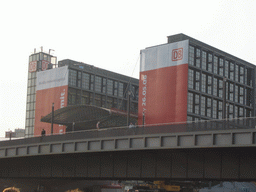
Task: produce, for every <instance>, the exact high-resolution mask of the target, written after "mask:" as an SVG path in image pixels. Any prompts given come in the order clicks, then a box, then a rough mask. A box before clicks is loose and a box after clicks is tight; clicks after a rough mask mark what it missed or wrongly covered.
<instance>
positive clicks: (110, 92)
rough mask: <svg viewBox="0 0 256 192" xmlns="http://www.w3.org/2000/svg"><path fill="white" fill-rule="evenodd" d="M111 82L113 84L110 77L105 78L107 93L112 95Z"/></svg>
mask: <svg viewBox="0 0 256 192" xmlns="http://www.w3.org/2000/svg"><path fill="white" fill-rule="evenodd" d="M113 84H114V82H113V80H111V79H108V80H107V94H108V95H113Z"/></svg>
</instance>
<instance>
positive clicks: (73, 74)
mask: <svg viewBox="0 0 256 192" xmlns="http://www.w3.org/2000/svg"><path fill="white" fill-rule="evenodd" d="M76 76H77V71H75V70H72V69H70V70H69V85H70V86H74V87H76Z"/></svg>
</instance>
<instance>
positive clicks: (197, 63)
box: [196, 49, 201, 68]
mask: <svg viewBox="0 0 256 192" xmlns="http://www.w3.org/2000/svg"><path fill="white" fill-rule="evenodd" d="M200 56H201V50H200V49H196V67H199V68H200Z"/></svg>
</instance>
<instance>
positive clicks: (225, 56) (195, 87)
mask: <svg viewBox="0 0 256 192" xmlns="http://www.w3.org/2000/svg"><path fill="white" fill-rule="evenodd" d="M255 69H256V67H255V65H253V64H252V63H249V62H246V61H244V60H242V59H240V58H237V57H235V56H233V55H231V54H229V53H226V52H224V51H221V50H219V49H217V48H215V47H212V46H210V45H208V44H206V43H203V42H201V41H199V40H196V39H194V38H191V37H189V36H187V35H184V34H177V35H172V36H168V42H167V43H166V44H162V45H157V46H152V47H148V48H146V49H143V50H141V66H140V83H139V86H140V91H139V114H138V116H139V124H142V121H143V117H144V121H145V122H144V123H145V124H166V123H171V122H187V121H199V120H200V121H201V120H212V119H236V118H243V117H254V116H255V112H256V111H255V88H256V87H255V72H256V71H255Z"/></svg>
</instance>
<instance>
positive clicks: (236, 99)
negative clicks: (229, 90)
mask: <svg viewBox="0 0 256 192" xmlns="http://www.w3.org/2000/svg"><path fill="white" fill-rule="evenodd" d="M235 102H237V103H238V85H235Z"/></svg>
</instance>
